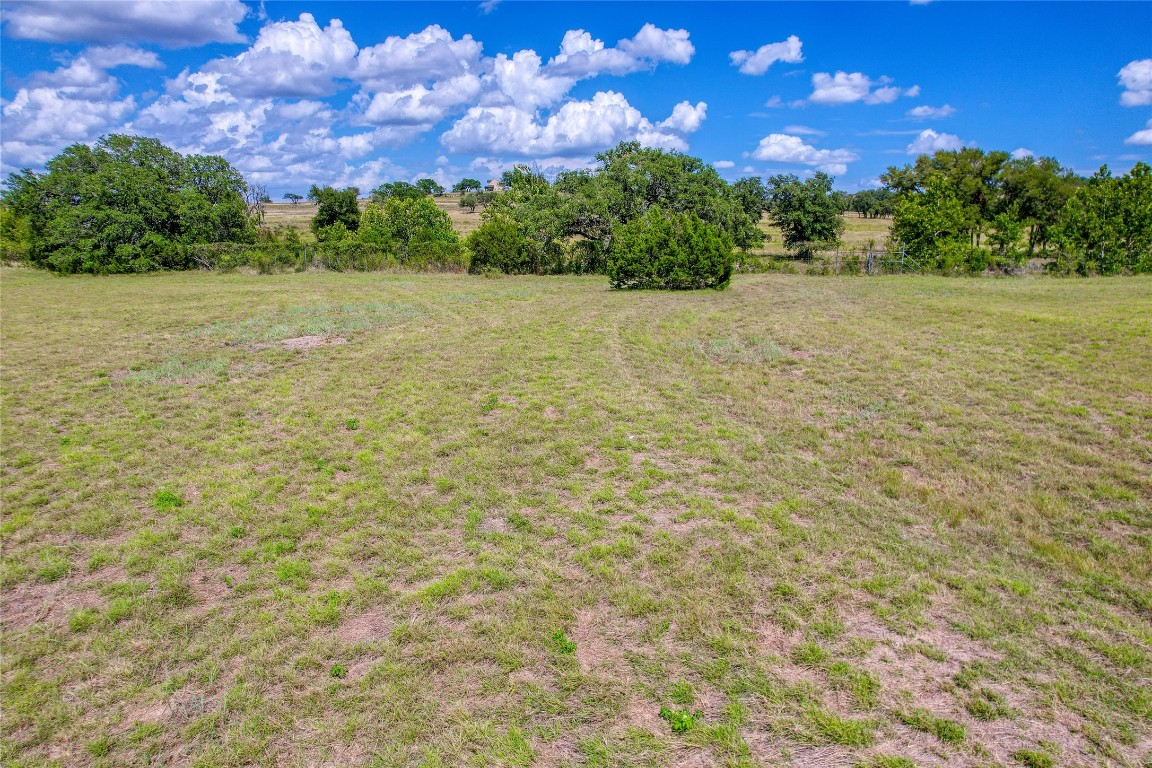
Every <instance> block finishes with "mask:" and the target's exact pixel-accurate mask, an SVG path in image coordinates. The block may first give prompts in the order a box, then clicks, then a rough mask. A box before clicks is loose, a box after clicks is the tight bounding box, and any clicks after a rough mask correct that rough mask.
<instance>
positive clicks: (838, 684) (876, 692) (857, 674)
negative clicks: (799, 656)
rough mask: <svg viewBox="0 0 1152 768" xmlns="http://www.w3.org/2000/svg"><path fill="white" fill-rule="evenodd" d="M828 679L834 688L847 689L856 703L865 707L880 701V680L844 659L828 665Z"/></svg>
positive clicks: (872, 705)
mask: <svg viewBox="0 0 1152 768" xmlns="http://www.w3.org/2000/svg"><path fill="white" fill-rule="evenodd" d="M828 679H829V681H830V682H831V683H832V686H833V687H834V688H839V689H840V690H844V691H848V692H849V693H850V694H852V698H854V699H855V700H856V704H857V705H859V706H861V707H864V708H866V709H868V708H871V707H874V706H876V705H877V704H878V703H879V702H880V681H878V680H877V679H876V678H875V677H874V676H873V675H872V674H871V673H870V672H868V671H866V670H863V669H858V668H857V667H854V666H852V665H851V664H849V663H848V662H846V661H837V662H834V663H832V664H829V665H828Z"/></svg>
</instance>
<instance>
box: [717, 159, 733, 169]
mask: <svg viewBox="0 0 1152 768" xmlns="http://www.w3.org/2000/svg"><path fill="white" fill-rule="evenodd" d="M712 165H713V166H714V167H716V168H735V167H736V163H734V162H732V161H731V160H717V161H716V162H714V163H712Z"/></svg>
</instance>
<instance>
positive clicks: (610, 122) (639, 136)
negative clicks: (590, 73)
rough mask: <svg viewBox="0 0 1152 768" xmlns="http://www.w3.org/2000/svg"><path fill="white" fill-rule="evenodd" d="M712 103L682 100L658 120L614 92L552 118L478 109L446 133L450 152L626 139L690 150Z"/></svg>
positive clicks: (563, 151)
mask: <svg viewBox="0 0 1152 768" xmlns="http://www.w3.org/2000/svg"><path fill="white" fill-rule="evenodd" d="M706 110H707V105H706V104H705V103H704V102H700V103H699V104H696V105H695V106H693V105H691V104H689V103H687V102H683V103H681V104H677V105H676V107H675V108H674V109H673V111H672V114H671V115H670V116H669V117H668V119H666V120H664V121H661V122H658V123H654V122H652V121H651V120H649V119H648V118H646V117H644V116H643V115H642V114H640V111H639V110H638V109H636V108H635V107H633V106H632V105H631V104H629V103H628V100H627V99H626V98H625V97H624V96H623V95H622V94H619V93H616V92H614V91H606V92H599V93H597V94H596V95H595V96H593V97H592V98H591V99H589V100H584V101H582V100H575V101H569V102H567V103H565V104H564V105H563V106H561V107H560V108H559V109H558V110H556V112H555V113H553V114H552V115H550V116H549V117H547V118H546V119H543V118H540V117H539V116H538V115H537V114H536V113H535V112H533V111H530V110H527V109H523V108H521V107H517V106H514V105H507V106H487V107H472V108H471V109H469V110H468V112H467V113H465V115H464V116H463V117H461V118H460V119H459V120H457V121H456V123H455V124H454V125H453V126H452V127H451V128H450V129H449V130H448V131H446V132H445V133H444V134H443V135H442V136H441V137H440V140H441V142H442V143H443V145H444V147H445V148H446V149H448V151H450V152H484V153H492V154H509V155H517V156H524V157H543V156H548V155H556V156H561V157H564V156H572V155H577V154H587V153H590V152H594V151H597V150H601V149H605V148H607V147H610V146H612V145H614V144H616V143H618V142H620V141H626V140H637V141H640V142H641V143H643V144H645V145H647V146H654V147H662V148H665V149H686V148H687V142H686V140H685V135H686V134H687V133H691V132H692V131H695V130H696V129H697V128H699V126H700V123H701V122H702V121H703V120H704V116H705V113H706Z"/></svg>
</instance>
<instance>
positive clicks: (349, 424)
mask: <svg viewBox="0 0 1152 768" xmlns="http://www.w3.org/2000/svg"><path fill="white" fill-rule="evenodd" d="M344 427H345V428H346V429H347V430H348V431H349V432H355V431H356V430H358V429H360V419H344Z"/></svg>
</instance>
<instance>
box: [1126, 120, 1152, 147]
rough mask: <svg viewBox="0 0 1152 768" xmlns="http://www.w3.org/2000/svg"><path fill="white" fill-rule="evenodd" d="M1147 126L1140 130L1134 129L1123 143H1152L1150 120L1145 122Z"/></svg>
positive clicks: (1151, 123) (1151, 124)
mask: <svg viewBox="0 0 1152 768" xmlns="http://www.w3.org/2000/svg"><path fill="white" fill-rule="evenodd" d="M1146 125H1147V127H1146V128H1145V129H1144V130H1142V131H1136V133H1134V134H1132V135H1131V136H1129V137H1128V138H1126V139H1124V143H1125V144H1152V120H1149V121H1148V122H1147V123H1146Z"/></svg>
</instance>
